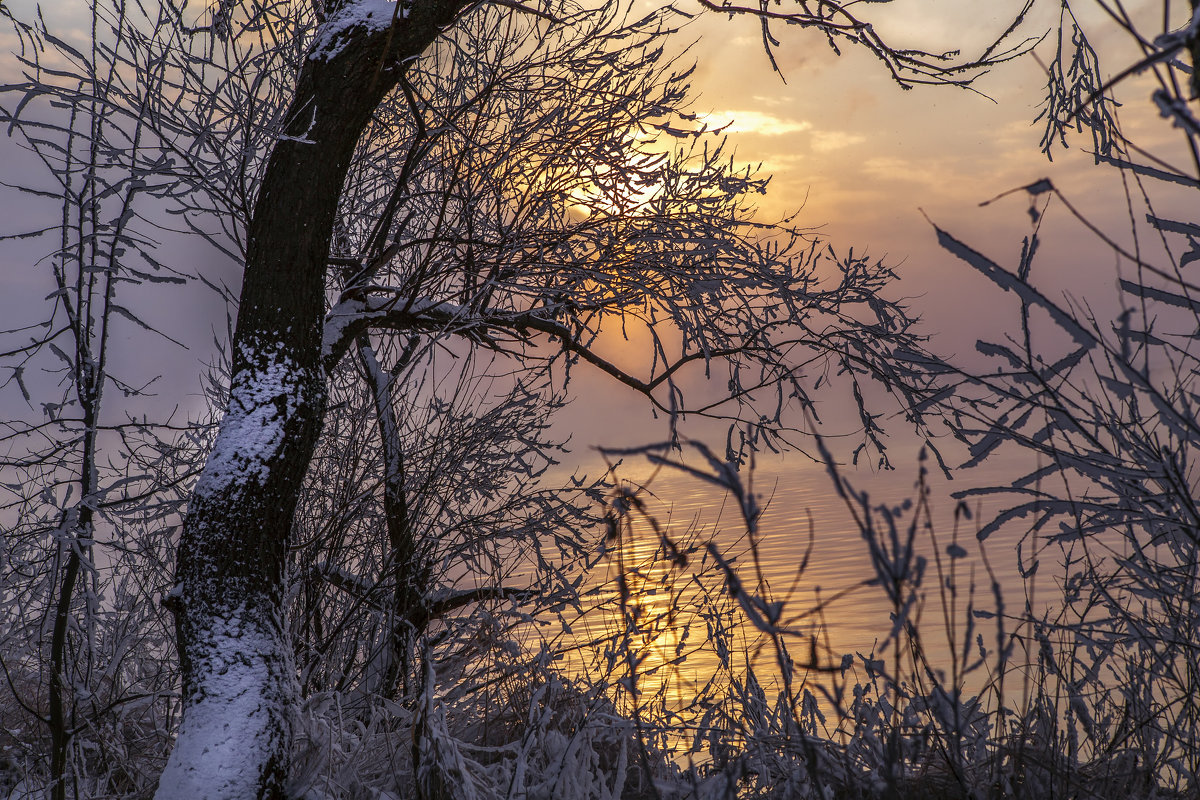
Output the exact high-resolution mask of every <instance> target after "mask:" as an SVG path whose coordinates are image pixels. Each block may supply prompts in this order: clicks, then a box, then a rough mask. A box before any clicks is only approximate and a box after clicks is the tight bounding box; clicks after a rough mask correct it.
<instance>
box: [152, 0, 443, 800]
mask: <svg viewBox="0 0 1200 800" xmlns="http://www.w3.org/2000/svg"><path fill="white" fill-rule="evenodd" d="M330 5H331V6H333V5H334V4H330ZM459 7H460V5H459V3H458V2H455V0H449V1H448V2H443V1H442V0H429V1H428V2H423V3H419V4H416V5H414V6H412V7H410V8H408V9H407V10H406V13H407V15H408V16H407V18H406V17H404V16H402V15H401V14H400V12H399V10H398V8H397V6H393V5H391V4H384V3H379V2H372V1H371V0H367V2H360V3H356V2H353V0H351V2H348V3H344V4H338V5H337V6H336V7H334V8H333V9H332V10H331V14H330V17H329V19H328V21H327V22H326V23H325V24H324V25H323V26H322V27H321V28H320V29H319V30H318V33H317V40H316V43H315V44H314V46H313V54H312V55H311V56H310V57H309V58H308V59H306V60H305V62H304V64H303V67H302V69H301V72H300V75H299V77H298V79H297V89H296V93H295V97H294V99H293V101H292V105H291V108H290V111H289V115H288V122H287V125H286V129H285V130H284V136H282V137H280V139H279V141H278V142H277V144H276V145H275V148H274V150H273V152H272V153H271V156H270V159H269V161H268V164H267V169H266V172H265V176H264V179H263V183H262V187H261V190H260V192H259V195H258V199H257V203H256V206H255V209H254V214H253V217H252V219H251V222H250V226H249V231H248V247H247V258H246V272H245V278H244V283H243V286H242V294H241V302H240V308H239V313H238V322H237V328H236V330H235V333H234V343H233V378H232V382H231V387H230V401H229V409H228V411H227V412H226V415H225V417H224V419H223V420H222V422H221V427H220V430H219V433H218V435H217V441H216V445H215V447H214V449H213V452H212V454H211V455H210V457H209V460H208V463H207V464H206V466H205V469H204V472H203V474H202V476H201V478H200V481H199V483H198V484H197V487H196V490H195V492H194V494H193V496H192V499H191V502H190V504H189V509H188V516H187V520H186V522H185V524H184V531H183V537H182V540H181V542H180V552H179V563H178V567H177V570H178V571H177V580H178V582H179V589H178V591H179V592H180V597H179V601H180V602H179V603H178V605H177V612H176V613H177V618H176V624H177V629H178V639H179V652H180V662H181V666H182V669H183V692H184V710H183V722H182V725H181V727H180V731H179V736H178V739H177V740H176V744H175V749H174V750H173V751H172V753H171V757H170V760H169V762H168V764H167V769H166V771H165V772H164V774H163V778H162V780H161V782H160V784H159V789H158V794H157V797H159V798H163V799H164V800H165V798H188V800H201V799H202V798H214V799H215V798H222V800H233V799H234V798H252V797H261V798H282V797H283V796H284V782H285V780H286V777H287V772H288V765H289V758H290V753H289V750H290V746H291V720H290V715H291V712H292V707H293V704H294V701H295V699H296V692H297V689H296V680H295V675H294V670H293V666H292V653H291V646H290V642H288V641H287V638H286V635H285V633H284V626H283V622H282V601H283V589H284V568H285V563H286V554H287V547H288V543H289V538H290V533H291V528H292V518H293V515H294V512H295V510H296V503H297V499H298V496H299V491H300V486H301V482H302V480H303V478H304V474H305V471H306V470H307V468H308V465H309V461H310V459H311V457H312V454H313V448H314V446H315V443H316V440H317V436H318V434H319V432H320V427H321V420H322V415H323V413H324V408H325V398H326V386H325V373H324V370H323V367H322V363H321V332H322V331H321V328H322V321H323V319H324V313H325V271H326V266H327V264H328V258H329V246H330V239H331V236H332V229H333V221H334V216H335V214H336V212H337V206H338V200H339V198H340V196H341V193H342V186H343V182H344V180H345V176H346V170H347V168H348V165H349V163H350V159H351V156H352V155H353V152H354V148H355V145H356V143H357V142H358V139H359V137H360V136H361V134H362V132H363V130H364V129H365V128H366V126H367V124H368V123H369V121H370V119H371V114H372V112H373V111H374V109H375V108H376V106H377V105H378V103H379V102H380V101H381V100H382V99H383V98H384V97H385V96H386V94H387V93H388V92H389V91H390V90H391V89H392V88H393V87H394V86H395V84H396V81H397V80H398V78H399V75H400V70H401V69H402V68H403V67H402V65H403V64H404V63H405V60H406V59H407V58H409V57H411V56H415V55H418V54H420V53H421V52H422V51H423V50H424V49H425V48H426V47H427V46H428V45H429V44H430V43H431V42H432V41H433V40H434V39H435V37H436V36H437V33H438V31H439V30H440V29H441V27H443V26H445V25H447V24H449V23H450V22H451V21H452V19H453V17H454V14H455V13H456V12H457V10H458V8H459ZM384 11H386V12H387V13H390V14H391V15H392V16H391V18H390V19H380V18H376V17H379V16H381V14H382V13H383V12H384ZM368 12H373V16H372V15H371V14H370V13H368Z"/></svg>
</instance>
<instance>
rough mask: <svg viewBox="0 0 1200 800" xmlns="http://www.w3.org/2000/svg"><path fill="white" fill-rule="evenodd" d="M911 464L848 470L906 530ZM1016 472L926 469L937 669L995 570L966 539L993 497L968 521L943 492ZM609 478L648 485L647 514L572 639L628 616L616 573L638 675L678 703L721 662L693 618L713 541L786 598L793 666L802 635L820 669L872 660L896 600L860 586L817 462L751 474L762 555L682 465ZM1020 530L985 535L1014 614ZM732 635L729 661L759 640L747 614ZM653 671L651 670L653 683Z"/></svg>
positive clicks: (845, 527) (620, 548)
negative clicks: (947, 584) (681, 558)
mask: <svg viewBox="0 0 1200 800" xmlns="http://www.w3.org/2000/svg"><path fill="white" fill-rule="evenodd" d="M917 473H918V470H917V468H916V466H915V460H914V466H913V468H912V469H909V470H905V469H898V470H896V471H892V472H886V473H874V474H872V473H870V472H865V471H864V472H855V471H852V470H851V471H847V472H846V473H845V474H844V476H845V477H846V479H847V480H848V481H849V482H850V484H851V485H852V486H854V487H855V488H856V489H865V490H866V491H867V492H868V494H869V497H870V500H871V505H872V506H877V505H879V504H881V503H886V504H887V505H888V506H889V507H891V508H895V509H896V510H897V511H898V512H899V513H898V516H897V519H898V522H899V525H898V527H899V530H900V533H901V536H903V535H905V534H906V533H907V530H908V526H909V524H910V523H911V521H912V518H913V515H912V511H911V509H910V510H908V511H903V510H901V509H899V508H897V507H899V506H901V504H903V503H904V501H905V500H906V499H909V498H915V497H916V494H917V490H916V482H917ZM1013 474H1015V472H1014V470H1013V469H1012V468H1011V465H1006V466H1003V467H1001V466H996V467H991V468H989V469H988V470H987V471H986V472H985V471H977V472H974V473H968V474H964V475H962V476H959V477H956V479H955V480H954V481H952V482H947V481H946V480H945V479H943V478H941V477H940V475H934V474H930V475H929V476H928V477H927V481H928V485H929V490H930V495H929V496H930V514H929V519H930V521H931V522H932V525H931V527H932V531H933V536H934V537H936V547H935V544H934V542H933V541H931V538H930V535H929V532H928V530H927V527H926V526H924V525H922V526H920V527H919V529H918V532H917V535H916V545H915V549H916V551H917V552H918V553H919V554H921V555H924V556H925V557H926V558H927V559H928V565H927V568H926V573H925V579H924V581H923V592H924V595H925V599H924V602H923V603H922V604H920V606H919V608H918V612H919V613H920V615H921V616H920V620H921V630H922V634H923V636H924V637H925V641H924V644H925V646H926V649H927V653H928V654H929V656H930V658H931V660H932V661H934V663H935V665H938V666H948V665H949V662H950V657H949V645H948V644H947V635H946V631H947V630H948V629H950V630H955V631H957V632H958V633H957V634H956V635H958V636H961V631H962V630H963V627H964V620H965V619H966V612H965V608H966V603H967V599H968V598H967V594H968V588H969V586H970V585H971V584H972V582H973V583H974V584H975V604H976V607H977V608H983V609H993V608H994V607H995V601H994V598H993V592H992V588H991V578H990V577H989V573H988V571H987V569H986V567H985V566H984V563H983V559H982V557H981V547H980V544H979V543H978V542H977V539H976V535H975V534H976V531H977V530H978V527H979V526H981V525H982V524H984V523H986V521H987V519H990V516H989V514H991V513H994V511H995V510H997V509H998V508H999V507H1000V506H999V505H998V504H995V503H993V504H992V506H991V507H990V508H989V507H986V506H980V505H979V504H978V503H977V502H974V501H972V509H971V510H972V511H973V512H975V513H974V514H972V518H971V519H963V518H960V519H958V520H957V522H956V519H955V517H956V514H955V509H956V507H957V506H958V503H957V501H955V500H954V499H952V498H951V497H950V492H951V491H954V490H960V489H964V488H967V487H968V486H971V485H1003V483H1002V482H1007V481H1009V480H1011V477H1010V476H1012V475H1013ZM618 477H619V478H622V479H625V480H627V481H629V485H630V486H645V489H644V490H642V491H640V492H639V494H638V497H639V498H640V499H641V500H642V501H643V503H644V504H645V514H644V515H640V514H639V515H634V524H633V527H632V531H631V532H627V533H626V534H625V535H624V536H623V539H622V541H621V542H620V543H618V544H616V545H614V546H612V547H611V551H610V554H609V556H608V558H607V560H606V563H605V564H603V565H602V566H601V568H600V570H599V571H598V572H599V573H600V574H595V575H594V576H593V581H594V582H595V585H596V589H595V593H594V594H595V598H594V599H595V604H594V605H592V606H590V607H589V608H588V610H587V611H586V613H585V614H584V615H583V616H582V617H579V618H577V619H575V620H574V621H572V622H571V623H570V625H571V629H572V633H571V635H572V636H573V637H575V638H577V639H579V640H591V639H597V640H598V639H601V638H603V636H604V634H605V633H606V632H609V633H611V631H612V630H614V628H616V629H619V628H620V627H621V620H622V619H623V616H622V611H621V608H620V601H619V596H620V591H619V588H618V583H617V578H616V576H617V574H618V573H619V572H623V573H624V574H625V575H626V585H627V587H628V595H629V603H628V605H629V606H630V607H632V608H633V609H634V611H633V613H634V614H636V615H637V619H638V627H639V629H641V632H640V633H639V635H638V636H636V637H635V639H634V644H635V647H637V648H638V649H639V652H640V654H641V655H642V657H644V661H642V662H641V664H640V665H639V667H638V672H639V674H641V675H649V676H659V677H661V680H662V681H665V682H668V683H670V684H671V685H670V687H669V691H670V693H671V694H672V695H673V696H674V697H675V698H676V699H677V700H685V701H686V698H687V696H688V694H689V693H690V692H692V691H694V689H695V685H696V684H699V683H702V682H703V681H704V680H705V679H706V678H707V677H709V676H711V675H712V674H713V673H714V670H715V669H716V667H717V663H718V662H717V654H716V652H715V651H714V649H713V647H712V646H711V643H710V641H708V639H709V634H710V633H711V628H709V627H708V626H707V625H706V624H705V623H704V622H703V621H700V620H698V619H697V618H696V609H697V607H698V605H699V603H698V601H697V598H698V596H699V583H700V582H701V581H698V580H697V578H696V576H697V574H701V575H705V576H707V577H706V579H705V581H704V582H706V583H707V585H709V586H710V587H716V589H717V592H715V593H719V589H720V586H721V583H722V579H721V577H720V572H719V570H718V569H716V568H715V566H714V564H713V562H712V559H711V558H708V557H706V556H705V553H704V549H705V545H706V543H708V542H712V543H713V545H715V547H716V548H717V550H718V551H719V552H720V553H722V555H723V557H724V558H726V559H728V561H729V563H730V564H731V566H732V567H733V569H734V571H735V572H736V574H737V576H738V578H739V580H741V581H742V583H743V585H744V586H745V587H746V589H747V590H748V591H750V592H755V589H756V587H757V586H759V581H760V577H759V576H760V574H761V579H762V580H763V581H764V582H765V584H766V585H767V586H768V587H769V589H768V592H765V593H764V594H769V596H770V599H771V600H775V601H783V602H784V618H785V620H787V621H788V625H787V627H788V628H789V629H791V630H794V631H797V632H798V633H800V634H801V636H798V637H796V638H793V639H790V640H789V649H790V650H791V652H792V655H793V656H794V657H795V658H796V659H797V660H798V661H805V660H808V659H810V658H811V655H810V653H811V651H810V646H811V645H810V644H806V642H808V637H811V636H815V637H816V640H817V643H818V660H819V661H820V662H821V663H822V664H823V665H826V666H829V665H836V664H838V663H839V662H840V660H841V658H842V656H843V655H846V654H849V655H852V656H856V654H857V655H862V656H867V655H870V654H872V653H875V654H876V655H879V650H878V643H879V642H881V641H882V640H883V639H884V638H885V637H886V635H887V634H888V632H889V630H890V629H891V626H892V617H891V614H892V605H891V602H890V601H889V599H888V597H887V595H886V593H885V592H884V591H883V590H882V589H881V588H880V587H879V586H877V585H868V582H869V581H871V580H872V579H874V578H875V577H876V571H875V568H874V566H873V564H872V559H871V556H870V551H869V548H868V546H867V545H866V543H865V542H864V539H863V537H862V535H861V533H860V530H859V527H858V525H857V523H856V522H855V520H854V517H853V515H852V514H851V513H850V511H849V509H848V508H847V506H846V504H845V502H844V501H843V500H842V499H841V498H840V497H839V496H838V495H837V493H836V492H835V490H834V488H833V484H832V482H831V480H830V478H829V476H828V475H827V474H826V472H825V471H824V469H823V468H821V467H818V466H815V465H811V464H801V465H799V466H796V467H793V466H790V465H786V466H785V465H784V464H782V463H775V464H770V465H767V466H760V467H759V468H757V469H756V470H755V471H754V473H753V491H754V493H755V494H756V495H758V496H760V498H761V504H762V505H763V506H764V507H765V510H764V512H763V514H762V516H761V520H760V526H759V538H758V543H757V544H758V547H757V551H758V557H757V559H755V558H754V556H753V554H752V553H751V551H750V547H749V543H748V540H747V537H746V536H745V524H744V522H743V521H742V519H741V515H740V512H739V510H738V507H737V503H736V501H734V500H733V499H732V498H729V497H726V496H725V494H724V493H723V492H722V491H721V490H720V489H719V488H718V487H716V486H713V485H711V484H709V483H705V482H703V481H700V480H697V479H695V478H692V477H690V476H687V475H685V474H683V473H681V472H679V471H669V470H666V469H664V470H661V471H659V472H658V473H654V472H653V470H652V469H650V468H648V467H647V466H645V465H637V464H631V465H630V466H628V467H623V468H622V469H621V470H620V471H619V472H618ZM649 517H653V518H654V519H655V522H656V523H657V525H658V526H659V531H660V533H661V534H662V536H660V534H659V533H656V532H655V530H654V527H653V525H652V524H651V523H650V522H649V520H648V518H649ZM877 519H878V517H877ZM956 525H957V535H956V534H955V527H956ZM1022 535H1023V529H1021V528H1020V527H1017V526H1014V527H1013V529H1011V530H1002V531H1000V532H998V533H996V534H994V535H992V536H990V537H989V538H988V539H987V541H986V542H985V543H983V550H984V552H985V553H986V557H987V560H988V562H989V563H990V565H991V567H992V573H991V574H994V575H995V577H996V579H997V581H998V583H999V586H1000V589H1001V591H1002V593H1003V596H1004V600H1005V604H1006V606H1007V608H1008V609H1010V610H1019V609H1020V608H1021V607H1022V606H1023V605H1024V603H1025V597H1026V589H1027V587H1026V583H1025V581H1024V580H1023V579H1022V578H1021V577H1020V573H1019V570H1018V563H1017V561H1018V544H1019V542H1020V540H1021V538H1022ZM663 536H665V538H667V539H670V540H672V541H674V542H675V543H677V544H678V545H679V546H681V547H690V548H692V552H691V554H690V556H689V563H688V565H687V566H685V567H680V566H672V565H671V564H670V562H669V561H668V560H667V559H666V558H665V557H664V554H663V552H662V547H661V541H662V538H663ZM955 544H957V546H958V547H960V548H961V549H962V551H965V553H966V554H965V555H960V556H959V557H957V558H952V557H951V556H950V549H955V552H957V553H961V552H962V551H959V550H957V548H952V545H955ZM1029 549H1030V543H1026V544H1025V545H1024V546H1023V549H1022V555H1023V557H1024V559H1025V562H1026V565H1028V562H1029V558H1030V553H1029ZM935 550H937V551H939V553H940V556H941V562H942V567H943V569H944V572H943V579H945V578H949V577H950V575H951V570H953V577H954V579H953V581H952V583H953V584H955V585H956V586H957V588H958V596H957V599H956V600H952V602H951V605H952V606H954V607H955V609H956V610H955V613H954V615H953V616H952V617H948V616H947V615H945V614H943V602H942V597H943V594H942V592H941V591H940V590H939V585H940V584H941V583H942V581H940V580H939V578H938V574H937V572H936V563H935V560H934V552H935ZM756 560H757V565H758V566H757V569H756V567H755V561H756ZM1048 560H1049V561H1050V562H1051V563H1044V564H1043V565H1042V569H1041V570H1040V571H1039V574H1038V581H1039V584H1040V585H1039V586H1038V587H1037V597H1038V599H1039V602H1044V601H1045V600H1046V599H1047V598H1049V597H1050V596H1051V595H1052V594H1053V588H1054V579H1053V577H1052V576H1053V574H1054V570H1053V567H1054V566H1055V564H1054V563H1053V562H1054V559H1053V558H1049V559H1048ZM705 570H707V571H705ZM946 596H947V597H950V594H949V593H947V594H946ZM689 623H690V625H691V630H690V631H688V632H687V634H686V635H685V634H683V633H682V631H683V630H684V628H685V627H686V626H687V625H688V624H689ZM979 624H981V625H982V626H983V627H981V628H979V629H978V630H977V632H978V633H982V634H983V636H984V638H985V641H986V642H987V644H989V645H991V644H992V643H993V642H994V641H995V636H996V630H995V628H994V625H993V623H988V622H982V623H979ZM685 637H686V638H685ZM734 638H735V641H736V642H737V647H740V648H743V649H744V650H743V652H742V653H737V652H735V655H734V662H735V666H736V665H737V663H738V662H739V660H740V661H741V663H744V659H745V655H744V654H745V652H753V651H754V649H755V648H756V647H761V646H762V645H763V644H764V638H763V637H761V636H759V635H757V633H756V632H755V631H754V630H753V628H752V627H751V626H748V625H745V624H744V623H743V624H742V625H741V628H740V630H738V632H737V635H736V636H735V637H734ZM972 650H974V648H972ZM593 652H594V651H593ZM684 653H687V654H689V656H688V658H687V660H686V661H684V662H683V663H682V664H681V665H673V664H672V662H674V661H676V660H677V659H678V656H680V655H682V654H684ZM856 657H857V656H856ZM889 657H890V656H889ZM773 662H774V650H773V649H772V648H769V647H768V648H765V649H761V650H760V651H759V657H758V660H757V662H756V663H758V664H759V665H760V666H762V667H764V669H763V671H764V672H771V671H772V670H773ZM596 663H598V664H599V666H596V664H593V665H592V667H591V669H593V670H594V669H603V668H604V664H603V659H602V658H600V659H597V662H596ZM609 667H610V668H611V665H609ZM617 669H618V671H619V669H620V665H619V664H618V665H617ZM659 677H655V678H652V679H650V683H651V684H653V683H654V681H655V680H658V679H659ZM818 679H819V678H818ZM642 680H643V681H644V680H645V679H642ZM647 688H651V689H653V688H654V686H649V687H647Z"/></svg>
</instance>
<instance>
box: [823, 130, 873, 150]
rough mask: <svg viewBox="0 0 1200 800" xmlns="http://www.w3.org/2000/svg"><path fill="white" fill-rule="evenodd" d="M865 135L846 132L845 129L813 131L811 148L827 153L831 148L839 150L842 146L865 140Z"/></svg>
mask: <svg viewBox="0 0 1200 800" xmlns="http://www.w3.org/2000/svg"><path fill="white" fill-rule="evenodd" d="M866 140H867V137H865V136H863V135H862V134H859V133H846V132H845V131H813V133H812V148H813V150H816V151H817V152H818V153H828V152H831V151H833V150H841V149H842V148H843V147H850V146H851V145H855V144H859V143H861V142H865V141H866Z"/></svg>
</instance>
